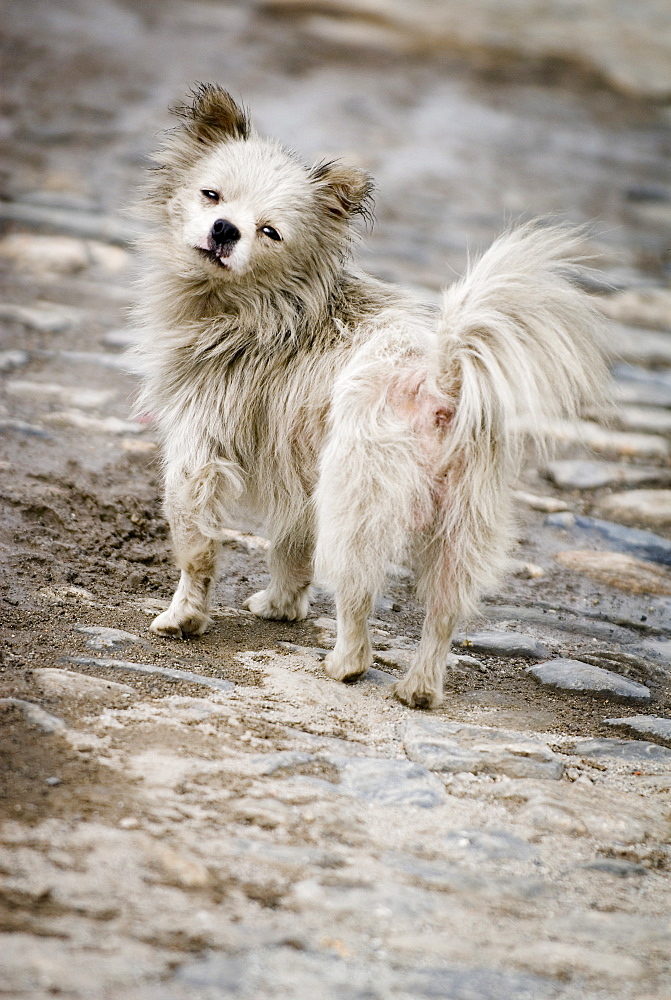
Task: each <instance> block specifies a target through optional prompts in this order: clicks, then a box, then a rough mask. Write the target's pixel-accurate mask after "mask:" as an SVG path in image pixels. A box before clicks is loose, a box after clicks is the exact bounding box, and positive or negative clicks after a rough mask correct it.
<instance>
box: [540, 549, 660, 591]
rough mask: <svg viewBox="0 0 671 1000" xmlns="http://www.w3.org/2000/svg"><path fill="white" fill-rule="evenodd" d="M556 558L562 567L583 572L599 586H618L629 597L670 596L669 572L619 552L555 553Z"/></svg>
mask: <svg viewBox="0 0 671 1000" xmlns="http://www.w3.org/2000/svg"><path fill="white" fill-rule="evenodd" d="M555 559H556V560H557V562H559V563H561V564H562V566H567V567H568V568H569V569H572V570H574V571H575V572H577V573H584V574H585V575H586V576H588V577H590V579H592V580H596V581H597V582H598V583H605V584H608V585H609V586H611V587H618V588H619V589H620V590H626V591H628V592H629V593H631V594H666V595H670V596H671V572H670V571H669V570H667V569H665V568H664V567H663V566H659V565H658V564H657V563H652V562H646V561H645V560H643V559H635V558H634V557H633V556H628V555H625V554H624V553H622V552H595V551H594V550H592V549H572V550H569V551H566V552H558V553H557V554H556V555H555Z"/></svg>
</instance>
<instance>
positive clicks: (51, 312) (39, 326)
mask: <svg viewBox="0 0 671 1000" xmlns="http://www.w3.org/2000/svg"><path fill="white" fill-rule="evenodd" d="M83 316H84V313H83V312H82V310H81V309H73V308H72V307H70V306H62V305H59V304H57V303H55V302H35V303H34V304H33V305H32V306H19V305H15V304H14V303H13V302H2V303H0V320H10V321H12V322H14V323H21V324H22V325H23V326H27V327H28V328H29V329H31V330H37V331H38V332H39V333H62V332H63V331H64V330H69V329H71V328H72V327H73V326H75V325H76V324H78V323H81V321H82V319H83Z"/></svg>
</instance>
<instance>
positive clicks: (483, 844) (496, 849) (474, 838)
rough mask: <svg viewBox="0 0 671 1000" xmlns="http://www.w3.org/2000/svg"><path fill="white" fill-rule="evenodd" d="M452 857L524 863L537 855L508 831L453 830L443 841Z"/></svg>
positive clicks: (519, 838) (533, 849) (442, 843)
mask: <svg viewBox="0 0 671 1000" xmlns="http://www.w3.org/2000/svg"><path fill="white" fill-rule="evenodd" d="M441 846H442V847H444V848H445V849H446V850H447V851H448V852H449V853H450V854H451V855H456V856H458V857H465V858H467V857H474V858H477V859H486V860H488V861H491V860H494V861H498V860H499V859H503V858H510V859H514V860H519V861H523V860H526V859H527V858H532V857H534V856H535V855H536V854H537V851H536V850H535V848H533V847H532V846H531V844H529V843H528V842H527V841H526V840H522V838H521V837H516V836H515V835H514V834H512V833H508V831H507V830H470V829H467V830H451V831H450V832H449V833H446V834H445V836H444V837H443V839H442V841H441Z"/></svg>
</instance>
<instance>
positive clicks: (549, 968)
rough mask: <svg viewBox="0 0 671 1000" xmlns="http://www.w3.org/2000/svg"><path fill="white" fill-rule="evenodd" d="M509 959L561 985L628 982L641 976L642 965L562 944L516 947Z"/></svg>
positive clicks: (638, 962) (630, 958) (630, 959)
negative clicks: (584, 980) (591, 979)
mask: <svg viewBox="0 0 671 1000" xmlns="http://www.w3.org/2000/svg"><path fill="white" fill-rule="evenodd" d="M510 959H511V961H512V962H513V963H514V964H515V965H517V966H519V967H521V968H522V969H527V970H528V971H529V972H538V973H542V974H544V975H549V976H553V977H555V979H558V980H560V981H562V982H566V981H571V980H574V979H575V978H576V976H579V977H580V978H581V979H582V977H584V976H592V977H594V976H598V977H599V979H600V980H601V981H603V980H604V979H606V980H611V982H613V981H618V980H626V981H629V982H631V981H635V980H637V979H639V978H640V976H641V975H642V974H643V965H642V963H641V962H640V961H639V960H638V959H636V958H632V957H631V956H630V955H622V954H618V953H613V952H612V951H609V950H606V951H605V950H602V949H596V948H585V947H584V946H582V945H577V944H572V943H571V944H569V943H567V942H565V941H542V942H533V943H527V944H518V945H515V947H514V948H512V950H511V953H510ZM613 985H615V983H614V982H613Z"/></svg>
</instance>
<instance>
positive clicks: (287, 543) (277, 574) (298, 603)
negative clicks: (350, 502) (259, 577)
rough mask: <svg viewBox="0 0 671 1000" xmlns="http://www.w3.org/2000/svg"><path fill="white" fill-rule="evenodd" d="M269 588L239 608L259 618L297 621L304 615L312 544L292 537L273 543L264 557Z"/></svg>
mask: <svg viewBox="0 0 671 1000" xmlns="http://www.w3.org/2000/svg"><path fill="white" fill-rule="evenodd" d="M268 566H269V568H270V574H271V579H270V585H269V586H268V587H267V588H266V589H265V590H260V591H259V592H258V593H256V594H252V596H251V597H248V598H247V600H246V601H245V603H244V604H243V607H245V608H247V610H248V611H251V612H252V613H253V614H255V615H258V616H259V618H273V619H277V620H280V621H289V622H295V621H301V620H302V619H303V618H305V616H306V615H307V613H308V607H309V589H310V583H311V582H312V542H311V541H309V540H306V539H304V538H300V539H297V537H296V536H290V537H288V538H287V537H285V538H283V539H280V540H278V541H275V542H273V544H272V545H271V548H270V553H269V555H268Z"/></svg>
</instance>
